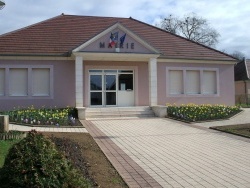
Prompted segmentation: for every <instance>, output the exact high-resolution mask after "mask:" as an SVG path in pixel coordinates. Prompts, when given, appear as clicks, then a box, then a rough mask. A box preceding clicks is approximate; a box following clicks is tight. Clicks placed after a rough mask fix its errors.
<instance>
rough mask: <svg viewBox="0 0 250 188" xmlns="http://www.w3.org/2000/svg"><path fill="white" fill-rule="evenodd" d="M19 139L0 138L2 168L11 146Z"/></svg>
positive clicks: (0, 162) (0, 165) (0, 163)
mask: <svg viewBox="0 0 250 188" xmlns="http://www.w3.org/2000/svg"><path fill="white" fill-rule="evenodd" d="M19 141H20V140H0V168H2V166H3V164H4V159H5V157H6V155H7V154H8V151H9V149H10V148H11V146H12V145H13V144H15V143H17V142H19Z"/></svg>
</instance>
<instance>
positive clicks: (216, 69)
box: [166, 67, 220, 97]
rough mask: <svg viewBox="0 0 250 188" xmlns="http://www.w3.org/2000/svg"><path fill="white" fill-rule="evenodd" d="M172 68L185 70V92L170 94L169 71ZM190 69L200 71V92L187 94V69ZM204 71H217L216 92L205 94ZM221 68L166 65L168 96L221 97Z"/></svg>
mask: <svg viewBox="0 0 250 188" xmlns="http://www.w3.org/2000/svg"><path fill="white" fill-rule="evenodd" d="M171 70H181V71H183V84H184V85H183V87H184V94H170V84H169V82H170V78H169V71H171ZM188 70H196V71H200V90H201V93H200V94H187V93H186V86H187V84H186V82H187V79H186V71H188ZM204 71H215V72H216V87H217V88H216V89H217V93H216V94H204V91H203V90H204V84H203V83H204V82H205V80H204V79H203V72H204ZM219 80H220V79H219V68H205V67H204V68H197V67H166V96H167V97H219V96H220V84H219Z"/></svg>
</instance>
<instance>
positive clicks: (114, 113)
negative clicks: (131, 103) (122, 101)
mask: <svg viewBox="0 0 250 188" xmlns="http://www.w3.org/2000/svg"><path fill="white" fill-rule="evenodd" d="M85 116H86V119H90V118H91V119H107V118H109V119H112V118H115V119H117V118H126V117H134V118H143V117H155V115H154V113H153V111H152V109H151V108H150V107H149V106H143V107H107V108H87V109H86V111H85Z"/></svg>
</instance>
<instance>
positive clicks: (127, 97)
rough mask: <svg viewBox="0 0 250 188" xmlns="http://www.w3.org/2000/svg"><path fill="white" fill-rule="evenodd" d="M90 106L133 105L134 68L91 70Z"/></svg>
mask: <svg viewBox="0 0 250 188" xmlns="http://www.w3.org/2000/svg"><path fill="white" fill-rule="evenodd" d="M89 76H90V77H89V78H90V79H89V81H90V84H89V85H90V90H89V91H90V106H133V105H134V89H133V87H134V72H133V71H132V70H89Z"/></svg>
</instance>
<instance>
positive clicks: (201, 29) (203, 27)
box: [160, 13, 220, 47]
mask: <svg viewBox="0 0 250 188" xmlns="http://www.w3.org/2000/svg"><path fill="white" fill-rule="evenodd" d="M160 27H161V28H162V29H165V30H166V31H169V32H171V33H174V34H177V35H180V36H183V37H185V38H188V39H190V40H193V41H195V42H198V43H201V44H203V45H206V46H210V47H215V45H216V44H217V43H218V38H219V36H220V34H219V33H218V32H217V31H216V30H215V29H213V28H212V27H210V25H209V23H208V21H207V20H206V19H204V18H202V17H198V16H197V15H196V14H195V13H191V14H189V15H185V16H184V17H183V18H181V19H179V18H177V17H175V16H173V15H169V16H168V17H166V18H164V19H163V20H162V21H161V23H160Z"/></svg>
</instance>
